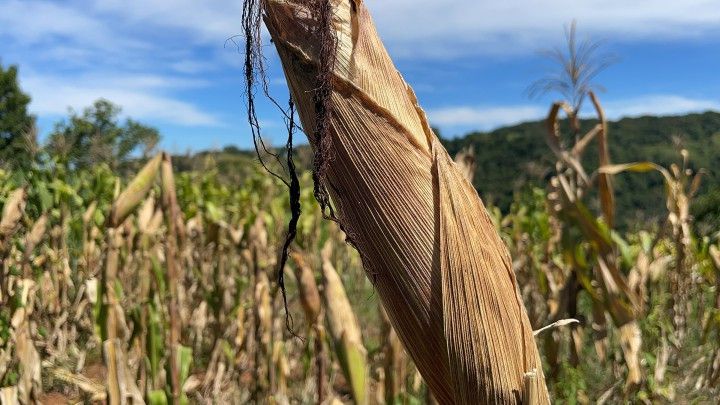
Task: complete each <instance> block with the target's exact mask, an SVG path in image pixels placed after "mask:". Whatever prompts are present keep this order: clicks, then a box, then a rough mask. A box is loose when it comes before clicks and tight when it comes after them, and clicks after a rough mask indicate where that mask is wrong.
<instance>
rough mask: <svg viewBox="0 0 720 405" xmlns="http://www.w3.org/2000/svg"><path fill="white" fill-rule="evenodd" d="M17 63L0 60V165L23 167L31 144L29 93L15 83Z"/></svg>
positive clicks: (31, 149) (32, 125)
mask: <svg viewBox="0 0 720 405" xmlns="http://www.w3.org/2000/svg"><path fill="white" fill-rule="evenodd" d="M17 73H18V69H17V66H9V67H8V68H7V69H6V68H4V67H3V66H2V64H0V167H1V166H6V167H20V168H27V167H28V166H29V164H30V162H31V161H32V157H33V156H32V155H33V149H34V147H35V138H34V132H33V131H34V126H35V117H33V116H32V115H30V114H29V112H28V105H29V104H30V96H29V95H27V94H25V93H23V91H22V89H21V88H20V85H19V84H18V76H17Z"/></svg>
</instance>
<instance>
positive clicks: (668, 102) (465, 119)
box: [427, 95, 720, 131]
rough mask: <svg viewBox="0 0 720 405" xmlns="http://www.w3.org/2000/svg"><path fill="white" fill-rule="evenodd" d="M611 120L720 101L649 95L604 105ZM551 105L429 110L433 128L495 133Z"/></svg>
mask: <svg viewBox="0 0 720 405" xmlns="http://www.w3.org/2000/svg"><path fill="white" fill-rule="evenodd" d="M603 105H604V109H605V113H606V115H607V117H608V119H611V120H617V119H620V118H625V117H639V116H642V115H682V114H688V113H696V112H705V111H709V110H712V111H720V100H710V99H696V98H690V97H686V96H681V95H646V96H641V97H633V98H628V99H620V100H608V101H606V102H604V103H603ZM549 108H550V106H549V105H547V106H545V105H540V104H538V105H510V106H504V107H485V106H452V107H444V108H437V109H430V110H428V111H427V114H428V117H429V118H430V122H431V123H432V125H437V126H439V127H441V128H449V129H462V130H468V129H472V130H481V131H485V130H492V129H495V128H498V127H502V126H507V125H514V124H518V123H521V122H525V121H534V120H540V119H544V118H545V116H546V115H547V112H548V109H549ZM583 111H585V112H584V113H583V116H584V117H587V118H594V117H595V115H594V113H593V112H592V107H590V106H585V109H584V110H583Z"/></svg>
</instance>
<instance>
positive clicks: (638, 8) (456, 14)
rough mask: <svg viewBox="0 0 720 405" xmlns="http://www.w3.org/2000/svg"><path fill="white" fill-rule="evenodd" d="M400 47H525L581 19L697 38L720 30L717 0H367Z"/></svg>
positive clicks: (406, 51) (605, 33)
mask: <svg viewBox="0 0 720 405" xmlns="http://www.w3.org/2000/svg"><path fill="white" fill-rule="evenodd" d="M366 2H367V4H368V8H369V9H370V10H371V12H372V13H373V15H374V18H375V21H376V23H377V25H378V30H379V32H380V34H381V36H382V37H383V39H385V40H386V43H387V44H388V45H389V47H390V48H391V53H393V54H394V55H402V56H404V57H410V58H413V57H418V56H425V57H427V56H429V57H448V56H456V55H468V54H487V53H501V54H513V53H524V52H527V51H532V50H535V49H538V48H544V47H549V46H551V45H556V44H558V43H559V42H560V41H561V40H562V36H561V33H562V27H563V26H564V25H566V24H568V23H569V22H570V21H572V20H573V19H577V21H578V27H579V30H580V33H581V34H589V35H592V36H593V38H607V39H610V40H619V41H626V40H648V39H649V40H662V39H676V38H692V37H694V36H700V35H705V34H708V33H714V34H718V32H719V31H720V7H718V4H717V1H716V0H683V1H677V0H636V1H632V2H628V1H626V0H582V1H577V0H549V1H547V0H511V1H488V0H444V1H438V0H393V1H388V0H366Z"/></svg>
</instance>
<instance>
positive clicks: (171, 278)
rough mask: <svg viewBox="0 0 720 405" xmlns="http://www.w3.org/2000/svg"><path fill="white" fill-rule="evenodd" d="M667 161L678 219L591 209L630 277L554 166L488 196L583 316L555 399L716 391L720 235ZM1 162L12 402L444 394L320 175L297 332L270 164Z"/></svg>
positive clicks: (305, 237)
mask: <svg viewBox="0 0 720 405" xmlns="http://www.w3.org/2000/svg"><path fill="white" fill-rule="evenodd" d="M684 158H687V156H684ZM458 163H459V164H460V165H461V166H462V165H468V164H472V155H471V153H470V154H466V153H464V154H463V155H462V156H459V159H458ZM680 164H682V163H680ZM650 166H651V165H649V164H639V163H638V164H636V165H634V166H632V165H626V166H625V167H615V168H611V169H617V170H615V171H618V170H620V169H628V170H629V169H633V168H634V169H635V170H651V169H652V168H651V167H650ZM657 169H660V170H665V169H662V168H657ZM608 171H609V170H608ZM665 174H666V175H667V176H668V178H667V181H668V182H670V181H675V182H676V183H669V184H667V191H668V208H669V209H672V211H669V213H668V219H667V221H665V222H664V225H663V227H661V228H658V229H648V230H642V231H639V232H637V233H632V234H628V235H620V234H618V233H616V232H614V231H612V230H610V229H608V228H607V226H606V225H605V224H604V223H602V222H601V221H600V222H598V221H596V220H594V219H593V222H591V223H592V224H596V225H595V226H596V228H597V229H599V231H597V232H598V233H599V232H609V235H608V239H609V241H610V242H609V243H612V246H613V249H612V251H613V252H616V253H617V257H615V260H616V262H615V263H616V266H617V268H618V271H619V273H620V274H619V276H620V277H621V278H620V279H621V280H624V281H625V284H618V287H617V288H618V290H617V291H615V292H614V295H610V294H608V295H607V296H604V295H602V294H603V292H602V289H601V287H600V286H601V284H600V283H601V281H599V280H598V279H596V278H595V277H598V276H600V277H601V276H602V275H598V274H596V273H595V272H596V271H599V269H598V268H596V267H595V266H593V265H592V263H591V260H593V259H594V260H598V256H597V254H593V253H592V249H598V248H599V246H602V245H601V244H600V242H599V241H594V240H593V239H592V238H591V237H589V236H585V235H582V236H575V235H574V232H579V231H576V230H575V229H574V228H573V226H574V225H573V224H574V222H573V221H574V220H577V218H578V217H573V216H572V215H573V213H572V211H571V210H570V208H568V207H567V206H566V205H563V203H562V202H560V200H559V199H560V196H559V192H558V191H556V184H557V182H556V181H555V178H553V180H551V182H550V184H549V189H550V190H551V191H550V192H546V191H545V190H541V189H535V190H532V191H531V192H528V193H527V194H524V195H518V197H517V199H516V200H517V201H516V202H515V204H514V205H513V208H512V209H511V212H509V213H508V214H507V215H502V214H501V213H499V211H498V210H496V209H493V208H492V207H491V208H490V210H491V212H492V218H493V222H494V223H495V226H496V227H497V229H498V230H499V232H500V234H501V236H502V238H503V240H504V241H505V243H507V245H508V246H509V247H510V250H511V253H512V257H513V259H514V260H513V268H514V271H515V272H516V274H517V277H518V285H519V288H520V291H521V294H522V297H523V300H524V302H525V303H526V306H527V310H528V313H529V316H530V319H531V322H532V325H533V328H535V329H539V328H541V327H543V326H546V325H549V324H552V323H553V322H556V321H558V320H562V319H566V318H574V319H577V320H578V321H579V322H578V323H569V324H568V325H566V326H558V327H555V328H553V329H550V330H545V331H542V332H539V333H538V335H537V336H536V340H537V342H538V345H539V346H540V349H541V350H540V351H541V353H542V356H543V359H544V366H545V370H546V374H547V380H548V384H549V386H550V390H551V395H552V397H553V398H555V399H556V400H568V401H571V402H572V401H577V402H578V403H590V402H591V401H596V400H598V399H600V400H602V401H605V402H614V401H620V400H622V399H628V398H634V399H637V400H642V401H645V402H648V403H649V402H656V401H665V402H672V401H673V400H678V399H695V400H698V401H700V402H702V401H703V400H706V401H710V400H711V398H715V396H716V395H717V393H718V384H719V383H720V381H719V380H720V378H719V377H720V345H718V331H719V329H718V327H719V326H720V310H719V309H718V308H719V307H718V304H720V301H718V297H719V295H718V291H719V290H718V286H717V283H718V280H720V277H718V273H719V272H720V251H719V250H718V241H717V235H714V236H713V235H708V236H704V237H701V236H700V235H693V234H692V232H691V229H692V227H691V226H690V225H691V224H690V223H688V221H690V219H689V218H683V216H682V212H685V211H686V210H687V208H686V207H682V206H677V205H678V204H683V202H689V201H690V199H689V197H690V195H691V194H689V193H690V192H691V190H690V189H689V188H690V187H692V184H691V182H690V179H689V178H688V177H687V174H688V173H686V170H683V168H682V167H681V166H680V165H678V166H673V167H672V168H670V169H669V170H666V171H665ZM0 180H1V183H0V184H1V187H0V201H1V202H2V207H3V208H2V222H1V226H0V230H1V231H2V234H1V235H2V239H1V240H2V250H0V252H1V254H2V263H3V268H2V270H3V273H2V276H3V277H2V318H0V321H1V322H2V324H0V326H1V327H2V329H0V331H1V332H2V335H0V337H2V341H1V342H0V343H1V344H2V352H0V354H1V357H0V359H1V360H2V362H0V366H1V368H0V377H1V378H2V379H1V380H0V381H2V387H3V388H2V397H1V398H2V402H3V403H4V404H5V403H7V404H13V403H23V404H24V403H34V402H41V403H66V402H73V403H79V402H90V403H93V402H103V401H108V402H112V403H127V402H133V403H142V402H145V403H211V402H212V403H247V402H257V403H316V402H323V403H331V402H333V403H339V402H349V401H351V402H354V403H431V401H433V399H432V395H431V393H430V392H429V391H428V389H427V387H426V385H425V383H424V380H423V378H422V377H421V375H420V374H419V372H418V371H417V369H416V367H415V366H414V364H413V362H412V361H411V360H410V358H409V356H408V355H407V354H406V353H405V351H404V349H403V346H402V344H401V342H400V341H399V339H398V337H397V335H396V333H395V331H394V329H393V328H392V327H391V326H390V322H389V320H388V319H387V315H386V314H385V312H384V310H383V309H382V307H381V306H380V305H379V303H378V299H377V297H376V292H375V290H374V288H373V286H372V283H371V279H369V278H368V277H366V276H365V273H364V272H363V270H362V267H361V263H360V259H359V256H358V255H357V253H356V252H355V251H354V249H352V248H350V247H349V246H347V245H346V243H345V236H344V234H343V233H342V232H341V231H340V230H339V229H338V227H337V226H336V225H335V224H334V223H333V222H330V221H324V220H323V219H322V216H321V213H320V209H319V208H318V207H317V204H316V203H315V202H314V199H313V196H312V193H311V190H312V188H311V187H305V188H304V190H307V191H304V192H303V195H302V206H303V210H304V215H303V217H302V218H303V219H302V221H301V222H300V224H299V233H298V234H299V237H298V241H297V244H296V247H294V248H293V251H292V252H291V261H290V262H289V267H290V268H291V269H292V271H289V272H287V277H288V282H287V284H288V297H289V300H290V301H289V310H290V315H291V317H292V319H293V321H294V322H293V328H292V329H291V330H292V332H294V333H295V334H297V336H299V337H294V336H293V335H292V333H291V330H289V329H288V328H286V324H285V315H284V311H283V304H282V298H281V295H280V294H279V291H278V287H277V284H276V283H275V282H274V280H275V278H276V274H275V270H274V269H275V264H276V263H275V261H276V258H277V251H278V249H279V244H280V243H281V242H282V240H281V239H280V238H279V236H281V235H282V234H283V229H284V223H285V219H286V217H287V215H288V214H287V212H286V211H287V208H286V206H287V197H286V196H285V193H284V187H283V186H282V184H280V183H279V182H278V181H277V180H276V179H274V178H271V177H269V176H267V175H266V174H265V173H264V172H263V171H262V170H260V169H258V170H256V171H254V172H252V171H251V172H249V173H248V176H247V178H246V179H244V180H243V185H242V187H232V186H231V185H229V184H224V183H223V182H222V181H221V180H220V179H219V178H218V175H217V173H213V172H212V171H209V172H203V173H202V174H200V173H195V172H190V173H181V174H179V175H177V176H176V174H175V173H174V172H173V170H172V167H171V163H170V158H169V156H168V155H165V154H162V155H159V156H158V157H156V158H154V159H152V160H150V161H149V162H148V163H147V165H146V166H145V168H144V169H143V170H142V171H141V172H140V173H139V174H138V175H137V177H135V178H134V179H133V180H132V181H130V182H128V183H124V182H123V181H122V180H121V179H120V178H119V177H117V176H116V175H114V174H113V173H112V172H110V170H109V169H108V168H105V167H102V166H101V167H98V168H96V170H93V171H80V172H78V171H71V170H67V169H64V168H60V167H57V168H55V170H53V171H48V170H42V169H36V170H33V171H31V172H28V173H24V179H21V178H20V176H17V175H16V174H13V173H8V172H2V173H0ZM302 182H303V184H305V185H309V183H310V176H309V173H306V174H305V175H304V176H303V177H302ZM684 190H686V191H684ZM566 216H567V217H570V218H575V219H568V218H567V217H566ZM581 218H584V217H581ZM590 218H594V217H590ZM590 218H587V220H588V221H589V220H590ZM685 232H689V233H688V234H686V233H685ZM591 235H594V234H591ZM598 237H599V236H598ZM370 277H371V276H370ZM624 286H626V289H619V288H620V287H623V288H625V287H624ZM621 294H627V296H630V297H633V299H636V300H638V302H637V303H635V305H637V306H638V309H637V314H638V316H637V317H636V318H635V319H636V321H635V322H636V323H635V324H636V325H637V330H636V331H635V333H636V335H634V336H633V338H634V339H638V340H640V342H641V346H640V345H638V346H637V347H636V348H635V349H633V348H632V345H631V344H630V343H627V340H626V339H628V338H627V337H626V335H625V334H624V330H623V328H625V327H626V325H627V323H625V324H620V325H618V324H616V321H615V317H613V314H612V312H611V311H614V310H615V309H613V308H615V307H616V306H619V307H621V308H622V303H615V302H613V301H612V300H620V299H621V298H618V297H624V296H623V295H621ZM633 313H635V312H633ZM633 356H637V358H635V359H634V358H633ZM633 367H636V368H637V369H633ZM634 373H637V374H639V377H636V374H634ZM53 401H54V402H53ZM115 401H117V402H115ZM338 401H339V402H338Z"/></svg>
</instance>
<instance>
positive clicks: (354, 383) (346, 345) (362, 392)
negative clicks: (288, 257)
mask: <svg viewBox="0 0 720 405" xmlns="http://www.w3.org/2000/svg"><path fill="white" fill-rule="evenodd" d="M331 252H332V245H331V242H330V241H328V242H327V243H326V244H325V247H324V248H323V250H322V260H323V265H322V271H323V287H324V288H323V298H324V301H325V307H326V308H327V309H326V314H327V323H328V326H329V329H330V335H331V336H332V339H333V342H334V343H335V351H336V352H337V355H338V358H339V360H340V366H341V367H342V369H343V372H344V374H345V378H347V380H348V381H349V382H350V386H351V388H352V393H353V399H354V400H355V403H356V404H365V403H366V402H367V399H368V398H367V351H366V350H365V347H364V346H363V341H362V334H361V333H360V324H359V323H358V320H357V318H356V317H355V313H354V312H353V309H352V306H351V305H350V301H349V300H348V297H347V294H346V293H345V288H344V287H343V284H342V280H340V276H338V274H337V271H335V267H334V266H333V264H332V262H331V260H330V256H331Z"/></svg>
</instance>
